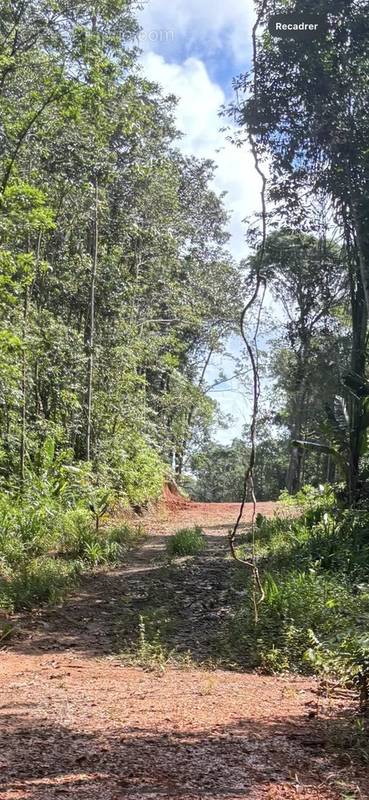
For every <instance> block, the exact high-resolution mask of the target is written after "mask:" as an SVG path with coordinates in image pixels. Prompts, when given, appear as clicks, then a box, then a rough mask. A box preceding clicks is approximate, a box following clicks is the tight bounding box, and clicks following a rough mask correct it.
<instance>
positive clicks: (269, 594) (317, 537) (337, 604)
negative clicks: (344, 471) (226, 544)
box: [230, 489, 369, 707]
mask: <svg viewBox="0 0 369 800" xmlns="http://www.w3.org/2000/svg"><path fill="white" fill-rule="evenodd" d="M294 501H295V498H294ZM299 502H300V503H304V507H303V510H302V513H301V515H299V516H295V517H290V516H287V515H286V516H275V517H274V518H272V519H266V518H265V517H263V516H262V515H260V514H259V515H258V517H257V520H256V550H257V557H258V564H259V570H260V574H261V578H262V583H263V587H264V591H265V599H264V601H263V602H262V603H261V604H260V607H259V615H260V618H259V621H258V623H255V621H254V610H253V603H252V584H251V578H249V577H248V578H247V581H248V586H247V592H246V595H245V597H246V598H247V599H246V600H245V602H244V603H243V605H242V607H241V608H240V609H239V610H238V612H237V614H236V616H235V618H234V619H233V621H232V623H231V637H230V638H231V646H232V648H233V650H234V651H236V652H237V653H238V655H239V656H242V658H243V660H244V662H246V663H247V664H248V665H249V666H254V667H255V666H258V667H262V668H263V669H265V670H267V671H269V672H278V671H283V670H292V671H299V672H305V673H309V672H316V673H319V674H329V675H331V676H336V677H337V678H338V679H339V680H343V681H344V682H345V683H347V684H349V685H352V686H356V687H358V689H359V692H360V699H361V705H362V707H365V706H367V701H368V680H369V633H368V631H369V512H368V511H367V510H359V509H355V510H344V511H343V510H341V509H340V508H339V507H338V505H337V503H336V500H335V496H334V493H333V491H332V489H325V490H324V492H322V493H321V494H319V492H312V491H305V492H302V493H300V497H299ZM241 549H242V551H243V552H249V549H250V545H249V544H248V543H247V542H246V543H245V544H243V545H242V546H241ZM240 579H241V578H240ZM242 580H244V575H243V577H242Z"/></svg>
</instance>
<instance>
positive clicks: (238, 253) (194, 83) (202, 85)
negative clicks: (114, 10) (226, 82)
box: [142, 0, 260, 443]
mask: <svg viewBox="0 0 369 800" xmlns="http://www.w3.org/2000/svg"><path fill="white" fill-rule="evenodd" d="M245 5H246V7H247V4H245V3H243V4H242V8H244V7H245ZM248 5H250V3H249V4H248ZM152 6H153V9H154V8H155V26H153V29H156V30H158V29H159V28H160V25H161V24H164V22H163V23H162V21H161V17H160V13H159V12H160V9H161V8H163V9H164V6H162V5H161V2H159V0H154V2H153V4H152ZM170 8H171V11H170V14H169V16H168V13H167V12H168V9H169V6H165V14H164V15H163V20H164V18H165V25H166V28H169V27H170V25H171V21H170V20H171V18H172V17H171V15H177V14H178V16H176V24H177V25H178V26H179V25H180V26H181V27H182V29H183V30H185V29H186V28H188V27H189V24H190V23H189V20H190V19H191V20H192V22H191V24H192V25H195V24H200V22H201V24H204V25H205V16H206V15H207V16H206V20H207V24H208V25H210V28H209V30H210V32H212V33H213V34H214V37H215V36H216V35H218V36H220V34H221V33H222V32H223V33H224V28H225V25H226V22H227V21H228V22H229V19H230V17H232V15H233V17H232V18H233V20H234V19H235V17H236V16H237V14H236V13H235V12H236V11H237V13H239V12H240V9H241V3H239V2H237V0H229V3H228V11H227V6H226V4H225V5H224V6H223V7H222V10H220V9H214V7H213V6H212V5H210V3H209V2H208V0H204V2H203V5H202V8H201V11H200V10H199V8H200V6H199V7H198V6H197V5H196V8H195V2H194V0H188V5H184V3H182V2H180V0H175V2H174V3H173V5H172V6H171V7H170ZM242 13H243V12H242ZM212 14H213V17H212ZM227 14H228V16H227ZM196 20H197V22H196ZM243 21H244V23H245V18H244V19H243ZM235 41H236V39H235V38H233V43H235ZM162 52H163V48H162V49H161V53H162ZM167 57H168V56H167ZM178 61H179V58H178V56H177V62H178ZM177 62H176V61H172V62H169V61H167V60H166V59H165V58H164V57H163V55H162V54H160V53H157V52H154V51H153V50H151V51H146V52H144V53H143V55H142V66H143V70H144V73H145V74H146V75H147V77H148V78H149V79H150V80H152V81H154V82H156V83H158V84H160V85H161V86H162V87H163V89H164V91H165V92H166V93H168V94H169V93H170V94H174V95H176V96H177V98H178V105H177V109H176V115H177V124H178V128H179V129H180V130H181V131H182V132H183V134H184V136H183V138H182V140H181V141H180V142H179V146H180V147H181V149H182V151H183V152H184V153H185V154H186V155H191V154H193V155H195V156H197V157H199V158H210V159H212V160H213V161H214V162H215V163H216V164H217V170H216V174H215V179H214V183H215V189H216V190H217V191H218V192H223V191H225V192H227V195H226V197H225V201H224V202H225V205H226V208H227V210H228V211H229V213H230V214H231V218H230V225H229V230H230V233H231V240H230V242H229V245H228V246H229V249H230V250H231V252H232V253H233V255H234V257H235V258H237V259H239V258H242V257H244V256H245V255H246V253H247V247H246V245H245V240H244V237H245V225H244V224H243V222H242V220H243V219H244V218H245V217H248V216H251V215H253V214H254V213H255V212H256V211H259V210H260V178H259V176H258V175H257V173H256V171H255V168H254V161H253V157H252V154H251V153H250V152H249V150H248V149H246V148H242V149H238V148H236V147H235V146H234V145H232V144H231V143H230V142H228V141H227V139H226V136H225V134H224V133H222V132H220V128H221V127H222V125H224V124H226V121H225V120H221V119H220V118H219V109H220V106H221V105H222V104H223V103H225V102H226V97H225V93H224V91H223V89H222V87H221V86H220V85H219V84H218V83H216V82H215V81H214V80H212V79H211V77H210V76H209V73H208V70H207V68H206V64H205V63H204V61H202V60H201V59H200V58H197V57H194V56H192V57H189V58H185V60H183V61H182V62H181V63H177ZM228 344H229V349H230V352H231V353H233V354H234V355H240V353H241V349H242V348H241V343H240V340H239V339H238V338H237V337H234V338H233V339H232V340H231V341H230V342H229V343H228ZM220 369H222V370H223V371H224V372H226V373H227V374H228V375H232V373H233V371H234V361H233V360H232V358H231V357H227V356H219V357H218V358H217V359H216V361H215V362H214V363H213V364H212V365H211V368H210V371H209V376H208V377H209V380H210V382H211V381H212V380H213V379H216V377H217V375H218V373H219V370H220ZM211 395H212V396H213V397H214V399H216V400H217V401H218V402H219V404H220V406H221V408H222V410H223V412H224V413H230V414H232V417H233V423H231V425H230V428H229V429H228V430H226V431H223V430H219V431H218V433H217V435H216V438H217V439H218V441H221V442H224V443H226V442H228V441H231V440H232V438H233V437H234V436H240V435H241V432H242V429H243V427H244V425H245V423H248V420H249V412H250V401H249V397H248V393H247V392H246V393H245V390H244V388H243V387H242V386H241V385H240V384H239V381H238V380H237V379H234V380H233V381H231V382H230V383H229V384H227V385H225V386H223V387H219V390H218V391H216V392H214V393H213V392H212V393H211Z"/></svg>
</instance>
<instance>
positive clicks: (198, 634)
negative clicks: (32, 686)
mask: <svg viewBox="0 0 369 800" xmlns="http://www.w3.org/2000/svg"><path fill="white" fill-rule="evenodd" d="M237 575H239V571H237V566H236V565H235V563H234V562H233V561H232V560H231V559H230V558H229V555H228V547H227V539H226V537H225V536H224V535H216V534H215V533H212V534H211V535H210V536H208V537H207V546H206V550H205V551H204V552H203V553H202V554H201V555H199V556H197V557H195V558H182V559H176V560H175V561H174V562H171V563H169V562H168V559H167V557H166V553H165V537H159V536H156V537H152V539H150V540H149V542H148V544H146V545H145V547H144V548H141V549H140V550H139V551H137V553H136V554H134V555H133V557H132V558H131V559H130V563H128V564H127V565H126V566H125V567H123V568H121V569H115V570H111V571H104V572H99V573H96V574H93V575H90V576H86V577H85V578H84V579H83V582H82V585H81V587H80V589H79V590H78V591H77V592H75V593H73V594H72V595H71V596H70V597H69V598H68V599H67V600H66V601H65V602H64V603H63V604H62V606H59V607H57V608H46V609H43V610H41V611H37V612H35V613H34V614H32V615H26V616H24V617H21V618H20V620H19V629H20V630H19V636H18V637H17V638H16V639H15V640H14V642H13V643H12V644H11V647H12V649H13V650H16V651H17V652H19V653H36V652H45V651H50V652H53V651H54V652H61V651H65V650H71V649H75V650H77V651H79V652H81V653H83V654H84V655H86V656H92V657H96V656H103V655H109V654H116V653H122V652H125V653H129V652H131V651H132V650H134V648H135V646H137V642H138V638H139V631H140V629H141V635H142V631H143V635H144V637H145V641H146V642H147V643H148V644H150V642H154V641H155V642H156V645H158V644H160V646H161V647H162V648H163V653H164V652H165V653H166V654H167V653H168V652H173V654H174V655H175V654H179V655H180V654H184V653H186V654H188V656H189V658H190V659H191V660H192V661H193V662H194V663H204V662H209V661H214V662H215V661H216V659H217V656H218V653H219V642H220V636H221V632H222V629H223V626H224V625H225V624H227V621H228V620H229V618H230V616H232V615H233V614H234V612H235V609H236V608H237V606H238V605H239V604H240V602H241V601H242V592H240V591H239V589H238V588H237ZM238 583H239V580H238ZM240 666H242V665H241V664H240Z"/></svg>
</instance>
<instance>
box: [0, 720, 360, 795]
mask: <svg viewBox="0 0 369 800" xmlns="http://www.w3.org/2000/svg"><path fill="white" fill-rule="evenodd" d="M122 716H123V718H124V712H123V713H122ZM345 724H346V723H345V720H344V719H342V720H340V721H337V720H335V721H332V722H326V721H325V722H323V721H319V720H318V721H313V722H309V721H307V720H306V718H302V717H301V718H300V717H298V718H293V720H291V721H288V720H287V722H286V719H283V720H282V719H278V718H274V719H272V720H271V721H270V723H267V722H260V721H255V720H252V719H247V718H246V719H241V720H240V721H239V722H238V723H237V724H236V725H234V726H233V725H232V726H230V725H228V726H223V725H222V724H219V725H217V726H215V728H214V727H213V728H212V729H209V730H207V729H205V730H197V731H195V732H191V730H184V731H183V730H182V731H181V732H177V731H173V729H172V730H171V729H170V728H169V727H168V730H160V731H158V730H157V729H154V728H150V727H148V728H145V727H140V726H139V725H137V726H132V725H131V726H129V725H128V726H124V725H122V726H120V727H116V728H115V729H113V730H111V725H110V729H109V727H108V728H106V727H104V726H103V725H101V730H100V731H96V730H95V731H91V732H89V731H88V730H87V731H86V730H85V731H84V730H81V729H78V727H76V726H72V725H71V726H70V727H69V726H68V725H67V724H58V723H57V722H55V723H50V722H49V721H46V722H40V723H39V724H38V725H36V726H33V727H32V728H30V727H29V724H28V719H27V716H26V710H25V716H22V715H21V714H19V715H18V714H13V715H7V714H4V715H3V717H2V730H3V731H6V736H5V735H0V744H1V762H0V763H1V767H2V769H1V770H0V787H1V797H2V798H4V800H8V798H9V800H10V798H14V797H16V798H27V800H50V798H54V797H63V798H66V799H67V800H69V798H75V797H79V798H89V800H95V798H103V800H123V798H125V800H129V799H130V798H132V800H133V799H134V798H140V799H141V798H144V797H146V796H148V797H150V798H152V800H159V798H177V800H181V799H182V800H200V798H201V800H217V798H219V799H220V798H222V800H236V798H246V797H247V798H250V799H252V798H255V800H256V798H257V800H260V799H261V798H282V797H283V798H287V799H288V800H289V798H291V800H292V798H296V796H298V797H300V798H304V799H305V798H306V799H307V798H310V800H312V798H314V800H318V799H319V800H323V798H324V799H325V800H333V798H339V797H342V794H341V790H342V787H343V786H344V785H345V786H346V787H347V781H348V782H349V781H350V780H351V778H352V776H353V774H355V786H356V791H359V790H360V789H361V790H362V794H361V795H360V796H361V797H367V796H368V795H367V794H366V793H365V773H364V772H363V771H361V769H360V767H359V766H358V765H357V764H356V766H355V768H354V767H353V762H352V760H351V768H349V766H348V765H349V763H350V759H351V754H349V755H348V757H347V759H346V761H345V760H343V755H342V749H341V747H339V748H338V749H337V748H336V745H335V742H337V741H338V738H337V737H339V735H340V731H341V733H342V730H344V726H345ZM340 726H341V727H340ZM350 770H351V771H350ZM337 782H340V783H341V790H340V792H338V791H337ZM367 789H368V786H367V785H366V790H367ZM345 796H348V795H345ZM350 796H351V795H350ZM355 796H359V795H357V794H355Z"/></svg>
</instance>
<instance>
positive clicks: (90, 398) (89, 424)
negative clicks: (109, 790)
mask: <svg viewBox="0 0 369 800" xmlns="http://www.w3.org/2000/svg"><path fill="white" fill-rule="evenodd" d="M98 247H99V184H98V180H97V178H96V179H95V209H94V234H93V252H92V272H91V284H90V330H89V340H88V377H87V432H86V458H87V461H90V460H91V429H92V401H93V376H94V341H95V288H96V274H97V259H98Z"/></svg>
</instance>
